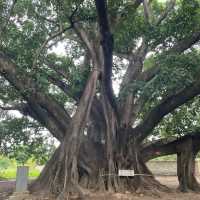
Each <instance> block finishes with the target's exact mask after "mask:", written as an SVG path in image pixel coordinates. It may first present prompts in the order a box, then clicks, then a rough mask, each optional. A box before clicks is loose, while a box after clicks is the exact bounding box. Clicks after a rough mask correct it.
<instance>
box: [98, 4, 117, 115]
mask: <svg viewBox="0 0 200 200" xmlns="http://www.w3.org/2000/svg"><path fill="white" fill-rule="evenodd" d="M95 4H96V9H97V15H98V22H99V27H100V33H101V45H102V49H103V56H104V70H103V77H102V79H103V88H104V90H105V94H106V96H107V98H108V100H109V103H110V105H111V107H112V108H113V110H114V112H115V113H116V115H117V116H118V110H117V103H116V101H115V96H114V92H113V88H112V79H111V76H112V67H113V47H114V40H113V35H112V34H111V31H110V26H109V22H108V13H107V5H106V1H105V0H95Z"/></svg>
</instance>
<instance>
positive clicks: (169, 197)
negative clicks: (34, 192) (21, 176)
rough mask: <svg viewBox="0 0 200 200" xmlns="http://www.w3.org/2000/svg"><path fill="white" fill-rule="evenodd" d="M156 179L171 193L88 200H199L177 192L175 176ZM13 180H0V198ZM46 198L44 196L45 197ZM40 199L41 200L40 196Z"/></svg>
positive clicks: (98, 196)
mask: <svg viewBox="0 0 200 200" xmlns="http://www.w3.org/2000/svg"><path fill="white" fill-rule="evenodd" d="M157 179H158V180H159V181H160V182H161V183H162V184H164V185H167V186H168V187H169V188H171V189H172V192H171V193H161V194H160V196H152V197H151V196H144V195H138V194H130V193H126V194H119V193H116V194H108V193H96V194H93V195H92V196H91V197H88V200H156V199H161V200H200V194H197V193H179V192H177V191H176V188H177V186H178V180H177V177H174V176H162V177H157ZM14 186H15V182H13V181H9V182H8V181H7V182H0V200H6V199H7V195H8V194H10V193H11V192H12V190H13V189H14ZM45 199H46V198H45ZM40 200H43V199H41V198H40Z"/></svg>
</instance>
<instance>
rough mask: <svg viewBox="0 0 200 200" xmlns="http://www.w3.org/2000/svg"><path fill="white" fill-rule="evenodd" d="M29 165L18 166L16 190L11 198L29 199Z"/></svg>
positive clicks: (12, 199) (15, 199) (10, 199)
mask: <svg viewBox="0 0 200 200" xmlns="http://www.w3.org/2000/svg"><path fill="white" fill-rule="evenodd" d="M28 169H29V168H28V167H26V166H19V167H17V177H16V190H15V192H14V193H13V195H12V196H10V198H9V200H24V199H27V200H28V199H29V192H28Z"/></svg>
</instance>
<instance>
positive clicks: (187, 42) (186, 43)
mask: <svg viewBox="0 0 200 200" xmlns="http://www.w3.org/2000/svg"><path fill="white" fill-rule="evenodd" d="M199 40H200V31H197V32H195V33H193V34H192V36H190V37H187V38H184V39H183V40H181V41H178V42H177V43H176V44H175V45H174V46H173V47H172V49H171V50H170V51H172V52H176V53H182V52H183V51H185V50H187V49H189V48H190V47H191V46H193V45H194V44H195V43H197V42H198V41H199Z"/></svg>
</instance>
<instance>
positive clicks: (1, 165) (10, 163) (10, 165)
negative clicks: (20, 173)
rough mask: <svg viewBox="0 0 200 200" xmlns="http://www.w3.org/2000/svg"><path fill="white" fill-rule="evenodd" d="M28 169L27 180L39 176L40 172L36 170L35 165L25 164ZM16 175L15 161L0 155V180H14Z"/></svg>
mask: <svg viewBox="0 0 200 200" xmlns="http://www.w3.org/2000/svg"><path fill="white" fill-rule="evenodd" d="M25 164H26V166H28V167H29V178H31V179H32V178H36V177H38V176H39V174H40V170H39V169H37V168H36V166H37V165H36V163H35V162H33V161H31V160H30V159H29V160H28V162H26V163H25ZM16 173H17V163H16V160H13V159H9V158H8V157H5V156H1V155H0V180H9V179H15V178H16Z"/></svg>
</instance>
